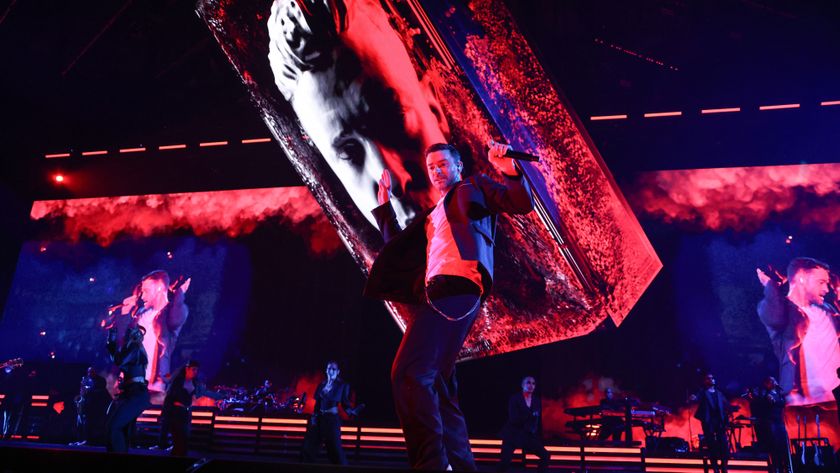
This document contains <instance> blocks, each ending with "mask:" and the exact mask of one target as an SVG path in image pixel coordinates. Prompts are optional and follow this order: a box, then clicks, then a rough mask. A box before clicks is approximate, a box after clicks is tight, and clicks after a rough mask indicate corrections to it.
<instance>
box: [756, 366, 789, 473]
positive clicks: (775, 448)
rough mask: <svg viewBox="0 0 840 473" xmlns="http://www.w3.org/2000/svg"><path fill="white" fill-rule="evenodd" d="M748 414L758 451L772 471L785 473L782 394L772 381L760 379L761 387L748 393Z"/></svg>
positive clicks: (785, 439)
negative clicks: (752, 425) (759, 449)
mask: <svg viewBox="0 0 840 473" xmlns="http://www.w3.org/2000/svg"><path fill="white" fill-rule="evenodd" d="M749 399H750V413H751V414H752V415H753V417H755V433H756V436H757V437H758V444H759V446H760V447H761V449H762V451H764V452H766V453H768V454H769V455H770V462H771V464H772V470H773V471H774V472H776V473H782V472H783V471H788V469H789V464H788V439H787V431H786V429H785V420H784V410H785V395H784V393H783V392H782V388H781V386H779V383H778V382H777V381H776V378H774V377H772V376H768V377H766V378H764V381H763V382H762V384H761V388H760V389H757V390H755V391H753V392H750V393H749Z"/></svg>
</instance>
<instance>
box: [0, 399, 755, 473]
mask: <svg viewBox="0 0 840 473" xmlns="http://www.w3.org/2000/svg"><path fill="white" fill-rule="evenodd" d="M159 415H160V410H159V409H148V410H146V411H145V412H144V413H143V415H141V416H140V417H139V418H138V419H137V432H136V435H135V436H134V438H133V442H132V445H134V447H135V448H132V449H131V452H130V453H129V454H107V453H105V451H104V448H102V447H89V446H82V447H69V446H66V445H58V444H48V443H42V440H43V439H40V438H37V437H36V438H32V437H30V438H25V437H24V438H18V439H12V440H6V441H2V442H0V459H2V461H0V465H2V468H3V469H2V470H0V471H2V472H4V473H5V472H6V471H9V472H24V471H41V470H42V468H40V466H44V467H47V465H67V466H68V469H66V470H64V469H62V470H61V471H109V472H114V473H118V472H121V471H124V469H125V467H127V466H128V467H130V468H132V471H133V470H134V469H135V468H139V467H140V465H145V467H143V468H140V469H142V470H144V471H155V472H163V471H187V470H188V469H189V468H191V467H192V466H193V465H194V464H195V463H196V462H197V461H199V460H201V459H208V460H209V462H208V463H206V464H204V465H203V466H201V468H200V469H199V470H198V471H202V472H205V471H220V472H221V471H226V472H227V471H237V472H239V471H254V472H257V471H274V472H277V471H295V472H296V471H313V472H314V471H333V470H335V468H336V467H334V466H332V465H325V464H326V459H325V458H323V456H322V458H321V461H322V462H323V465H322V466H320V467H319V466H317V465H301V464H298V463H297V460H298V456H299V452H300V449H301V446H302V443H303V435H304V432H305V430H306V418H305V417H303V416H284V417H273V416H230V415H223V414H219V413H218V412H215V411H212V410H206V411H202V410H198V409H197V410H196V411H195V412H193V419H192V424H193V425H192V431H191V438H190V457H189V458H177V457H170V456H169V455H167V454H166V453H165V452H163V451H160V450H154V449H149V447H152V446H154V445H155V444H156V443H157V439H158V432H159V430H158V429H159V423H158V418H157V417H158V416H159ZM342 443H343V446H344V449H345V452H346V454H347V459H348V461H349V463H350V466H349V467H348V470H353V469H364V470H370V469H372V468H375V469H377V470H378V471H406V470H407V468H406V466H407V459H406V452H405V441H404V439H403V436H402V431H401V430H400V429H398V428H395V427H393V426H390V427H389V426H368V425H362V424H353V423H348V424H346V425H344V426H343V427H342ZM470 443H471V444H472V447H473V453H474V455H475V458H476V462H477V464H478V466H479V468H480V469H481V470H482V471H496V469H497V467H498V462H499V456H500V453H501V443H502V442H501V440H499V439H493V438H472V439H470ZM546 449H547V450H548V451H549V452H550V453H551V463H550V468H551V469H552V470H555V471H575V472H582V471H597V472H604V473H608V472H657V473H666V472H672V473H700V472H704V471H707V470H706V468H707V467H708V461H707V460H705V459H704V458H703V456H702V455H700V454H698V453H684V454H674V453H672V454H666V453H663V452H655V451H649V450H647V449H645V448H644V447H640V446H633V447H627V446H619V445H608V444H593V443H569V442H565V443H558V442H549V443H548V444H547V445H546ZM322 453H323V452H322ZM536 460H537V458H536V457H535V456H533V455H526V456H525V457H524V458H523V456H522V454H521V452H517V454H516V456H515V460H514V465H513V467H514V469H516V468H518V469H520V470H522V469H523V467H524V468H525V469H526V470H533V469H535V468H536V463H537V462H536ZM150 468H151V469H153V470H149V469H150ZM48 469H49V470H52V471H55V470H54V469H52V468H48ZM729 471H731V472H733V473H736V472H737V473H766V472H767V471H768V465H767V459H766V457H763V456H755V455H750V456H744V455H741V454H738V455H735V457H734V458H733V459H732V460H731V461H730V463H729Z"/></svg>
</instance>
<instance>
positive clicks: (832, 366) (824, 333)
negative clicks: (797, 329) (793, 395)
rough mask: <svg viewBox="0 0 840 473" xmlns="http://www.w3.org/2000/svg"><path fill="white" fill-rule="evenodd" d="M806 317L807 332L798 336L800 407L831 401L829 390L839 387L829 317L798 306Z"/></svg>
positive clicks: (838, 351)
mask: <svg viewBox="0 0 840 473" xmlns="http://www.w3.org/2000/svg"><path fill="white" fill-rule="evenodd" d="M800 308H801V309H802V312H803V313H805V315H807V316H808V330H807V331H806V332H805V336H804V337H802V349H801V350H802V353H801V355H800V360H801V362H803V363H804V364H805V366H804V367H803V368H804V369H802V370H801V371H800V373H801V375H802V394H803V395H804V399H803V402H802V404H815V403H819V402H826V401H834V396H833V394H832V393H831V390H832V389H834V388H836V387H837V385H838V384H840V380H838V379H837V368H838V367H840V344H838V343H837V330H836V329H835V328H834V322H833V321H832V320H831V318H832V315H831V314H829V313H828V312H826V311H825V310H824V309H823V308H822V307H819V306H816V305H809V306H807V307H800Z"/></svg>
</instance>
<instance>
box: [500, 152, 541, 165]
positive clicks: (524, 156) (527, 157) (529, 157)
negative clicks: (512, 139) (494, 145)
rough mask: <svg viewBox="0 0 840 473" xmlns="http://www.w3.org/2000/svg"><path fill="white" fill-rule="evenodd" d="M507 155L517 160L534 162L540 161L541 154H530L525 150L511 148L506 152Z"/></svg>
mask: <svg viewBox="0 0 840 473" xmlns="http://www.w3.org/2000/svg"><path fill="white" fill-rule="evenodd" d="M505 157H506V158H510V159H515V160H517V161H529V162H532V163H538V162H540V157H539V156H534V155H533V154H528V153H525V152H523V151H514V150H512V149H509V150H507V151H506V152H505Z"/></svg>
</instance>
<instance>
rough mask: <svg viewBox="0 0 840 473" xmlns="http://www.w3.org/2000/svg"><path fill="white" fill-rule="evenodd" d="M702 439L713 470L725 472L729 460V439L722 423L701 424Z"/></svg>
mask: <svg viewBox="0 0 840 473" xmlns="http://www.w3.org/2000/svg"><path fill="white" fill-rule="evenodd" d="M703 439H704V441H705V442H706V446H707V447H708V448H709V460H710V461H711V463H712V469H713V470H714V471H715V472H718V471H723V472H726V471H727V468H726V464H727V462H728V461H729V439H728V438H727V437H726V428H725V427H724V426H722V425H713V424H703Z"/></svg>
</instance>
